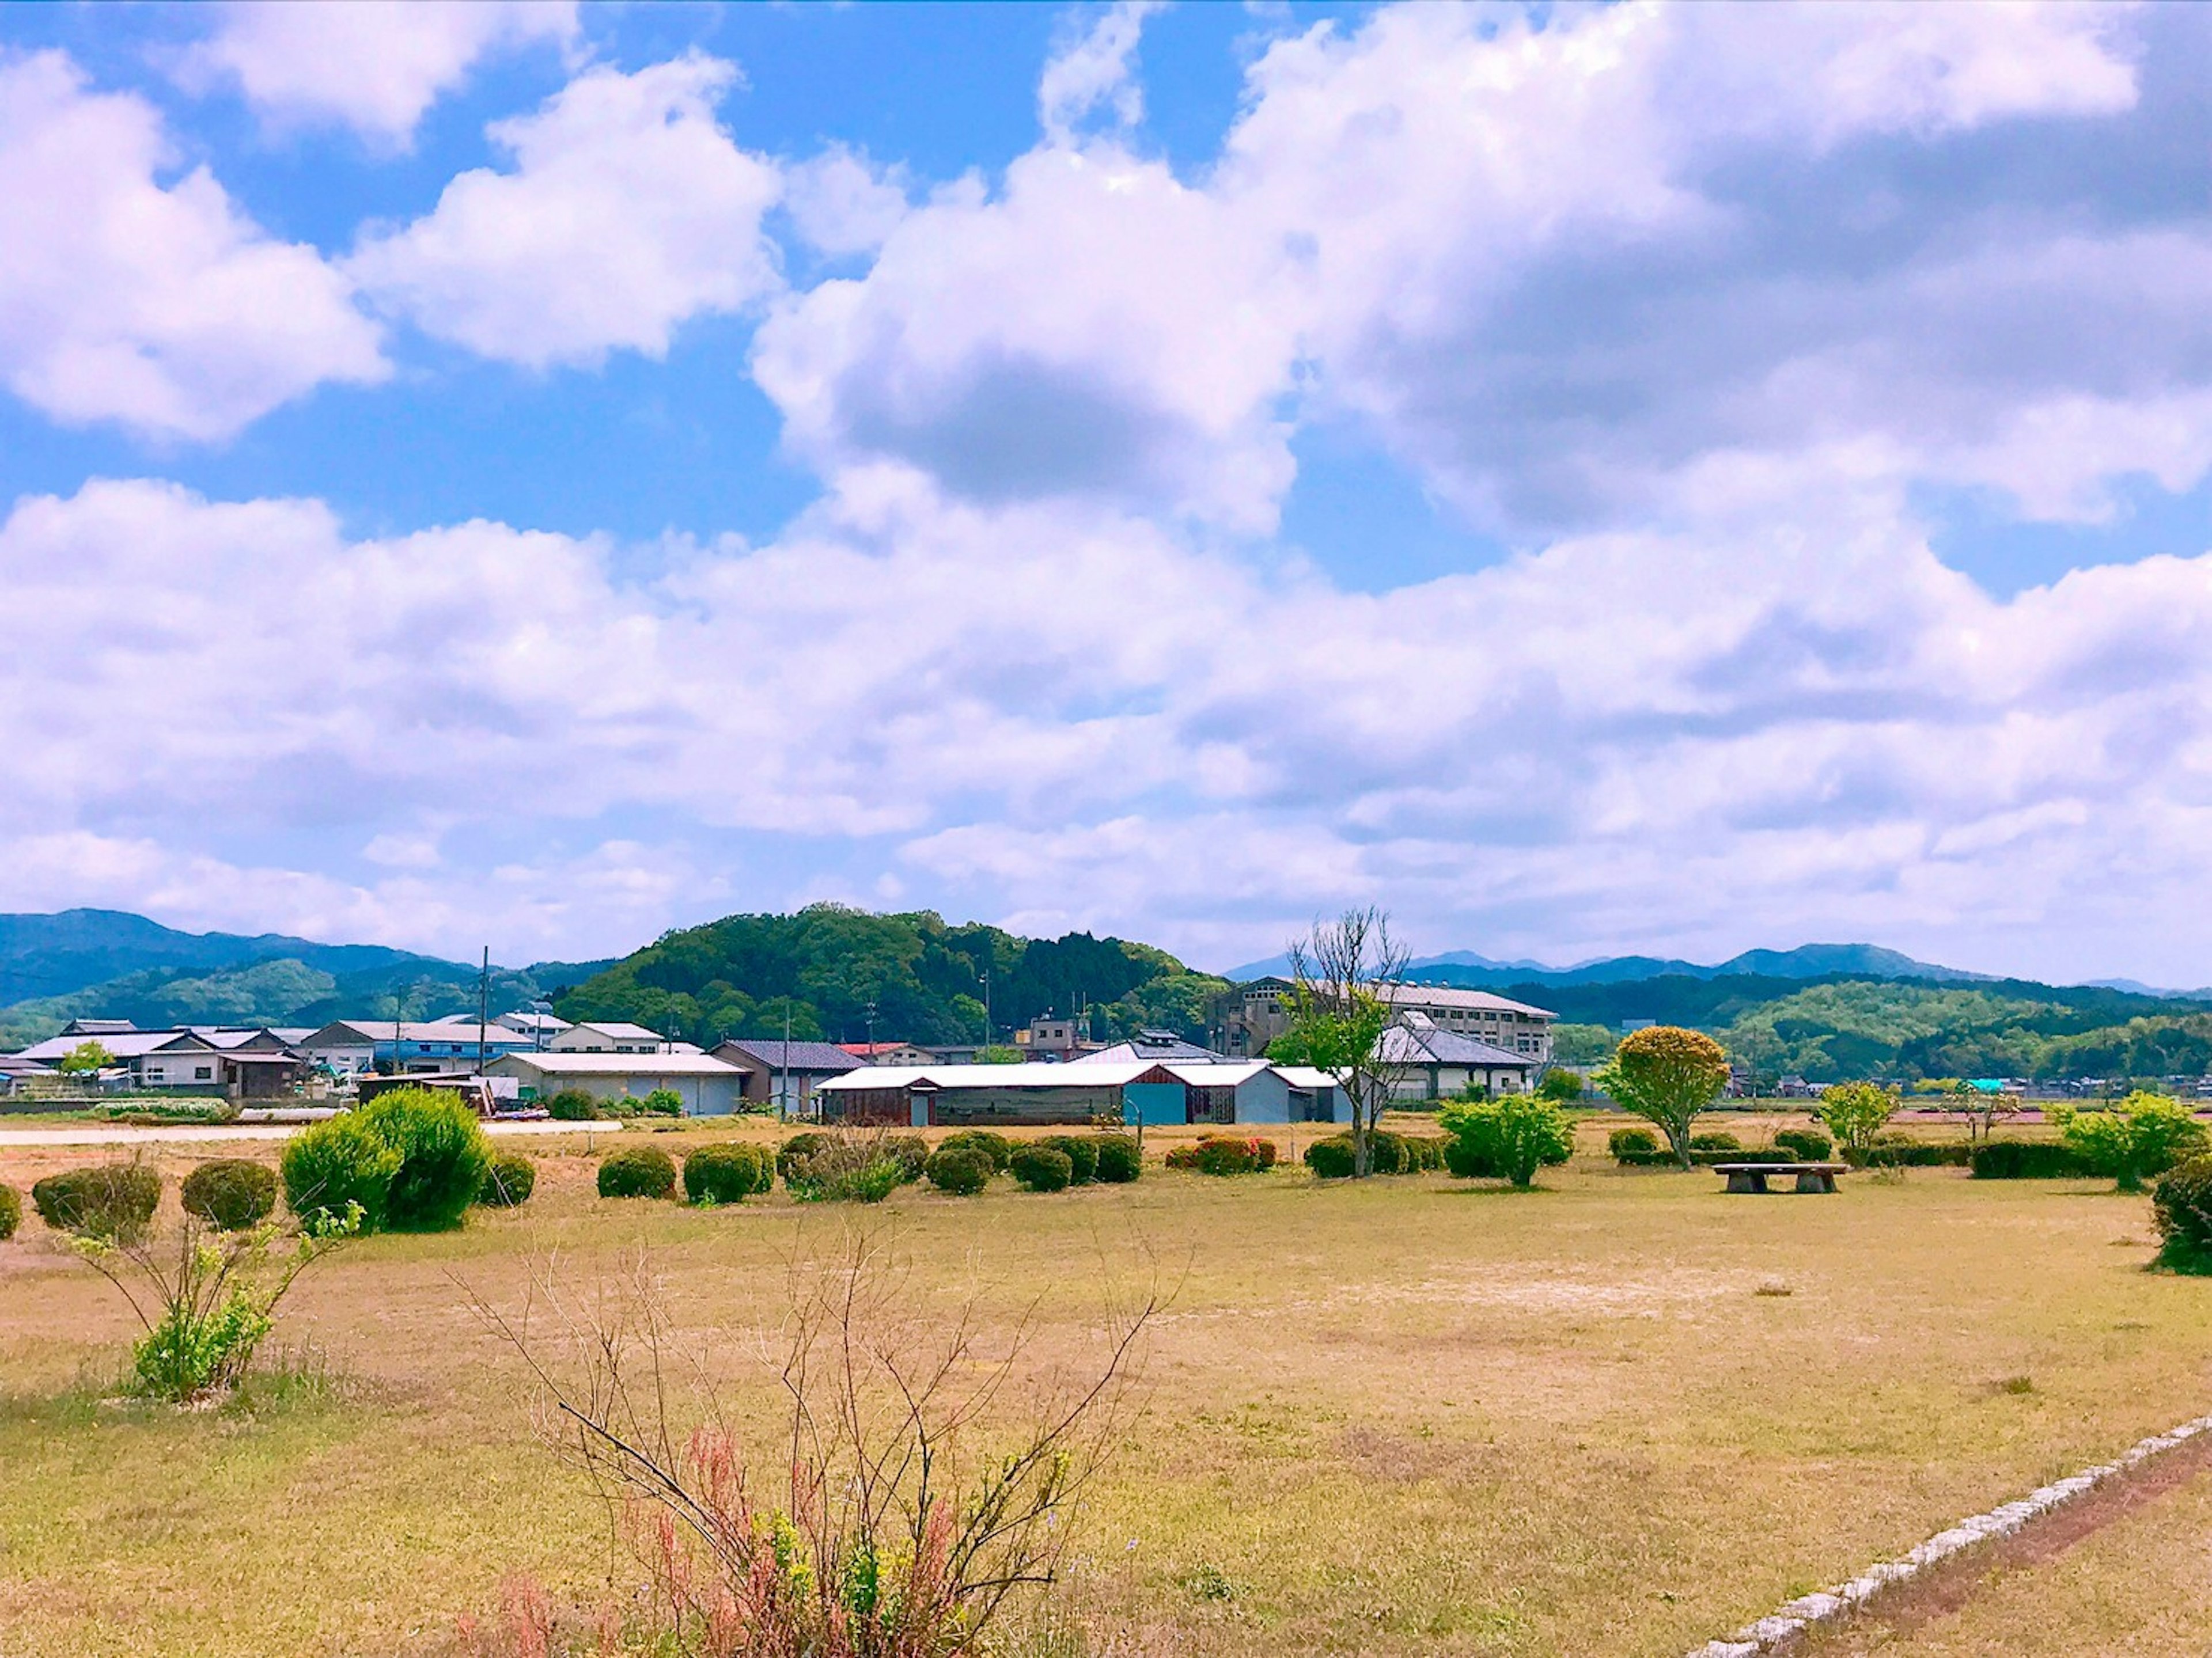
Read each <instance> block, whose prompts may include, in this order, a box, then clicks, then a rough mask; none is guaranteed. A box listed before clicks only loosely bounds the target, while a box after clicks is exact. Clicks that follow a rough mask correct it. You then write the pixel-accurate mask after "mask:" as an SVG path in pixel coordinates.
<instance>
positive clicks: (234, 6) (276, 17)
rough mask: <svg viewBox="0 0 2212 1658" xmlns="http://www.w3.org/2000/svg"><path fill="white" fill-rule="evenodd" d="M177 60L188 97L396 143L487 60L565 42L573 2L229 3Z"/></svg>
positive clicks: (570, 34)
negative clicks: (229, 102)
mask: <svg viewBox="0 0 2212 1658" xmlns="http://www.w3.org/2000/svg"><path fill="white" fill-rule="evenodd" d="M210 15H211V16H212V18H213V20H214V27H213V29H212V31H211V32H210V33H209V35H208V37H207V38H206V39H204V40H200V41H198V42H196V43H195V44H194V45H193V46H191V47H190V48H189V49H188V50H187V51H186V52H185V53H184V54H183V56H182V57H181V58H179V61H178V64H177V76H178V79H179V81H180V82H182V83H183V84H184V85H185V86H186V87H187V88H191V89H192V90H194V91H202V92H204V91H209V90H212V89H213V88H216V87H217V86H222V85H235V86H236V87H237V88H238V90H239V91H240V93H241V94H243V95H244V97H245V98H246V101H247V102H248V103H249V104H251V105H252V106H253V107H254V109H255V110H256V111H257V112H259V114H260V115H261V117H262V118H263V119H264V121H266V122H268V123H269V124H270V125H274V126H278V127H292V126H310V125H343V126H348V127H350V128H352V129H353V130H354V131H356V132H358V133H360V134H361V135H362V137H364V138H366V139H368V140H369V141H370V142H372V143H375V144H377V145H379V146H384V147H391V148H404V147H405V146H407V145H408V144H410V143H411V142H412V141H413V138H414V136H415V129H416V126H417V125H419V124H420V123H421V121H422V116H423V114H424V112H426V111H428V109H429V107H430V106H431V105H432V104H434V103H435V102H436V101H437V100H438V99H439V98H441V96H443V95H444V94H447V93H449V92H452V91H453V90H454V89H455V88H459V86H461V85H462V84H463V83H464V82H466V80H467V79H468V76H469V71H470V70H472V69H473V68H474V67H475V66H476V65H477V63H478V62H479V61H481V60H482V59H483V58H486V57H488V56H489V55H490V54H492V53H494V52H500V51H506V50H512V49H514V48H516V47H520V46H527V45H530V44H532V43H534V42H539V41H550V42H552V43H555V44H557V45H560V46H569V45H571V44H572V43H573V42H574V40H575V39H576V38H577V33H578V31H577V22H576V5H575V0H315V3H313V4H312V5H301V4H296V3H293V0H230V3H228V4H224V5H222V6H218V7H212V8H210Z"/></svg>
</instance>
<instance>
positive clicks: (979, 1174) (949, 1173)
mask: <svg viewBox="0 0 2212 1658" xmlns="http://www.w3.org/2000/svg"><path fill="white" fill-rule="evenodd" d="M922 1168H923V1172H924V1173H925V1174H927V1175H928V1176H929V1183H930V1184H931V1185H932V1186H933V1187H936V1188H937V1189H938V1190H939V1191H940V1192H945V1193H950V1194H951V1195H952V1196H953V1197H956V1198H972V1197H974V1196H975V1193H978V1192H980V1191H981V1190H982V1189H983V1188H984V1187H986V1186H987V1185H989V1184H990V1183H991V1176H992V1175H993V1174H994V1172H996V1171H994V1169H992V1167H991V1157H990V1154H989V1153H988V1152H987V1151H982V1150H981V1149H979V1148H978V1147H975V1146H973V1145H949V1146H948V1145H940V1146H939V1147H938V1148H937V1150H936V1151H933V1152H931V1153H930V1156H929V1161H928V1162H927V1163H925V1164H924V1165H922Z"/></svg>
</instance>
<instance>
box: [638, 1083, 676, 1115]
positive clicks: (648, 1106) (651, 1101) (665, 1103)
mask: <svg viewBox="0 0 2212 1658" xmlns="http://www.w3.org/2000/svg"><path fill="white" fill-rule="evenodd" d="M637 1108H638V1109H639V1110H641V1111H642V1112H643V1113H645V1114H646V1115H647V1116H648V1117H680V1116H682V1115H683V1114H684V1096H682V1095H681V1094H679V1093H678V1092H677V1091H676V1090H674V1089H672V1088H656V1089H654V1090H653V1092H651V1093H650V1094H647V1096H645V1097H644V1098H643V1099H641V1100H640V1101H639V1102H637Z"/></svg>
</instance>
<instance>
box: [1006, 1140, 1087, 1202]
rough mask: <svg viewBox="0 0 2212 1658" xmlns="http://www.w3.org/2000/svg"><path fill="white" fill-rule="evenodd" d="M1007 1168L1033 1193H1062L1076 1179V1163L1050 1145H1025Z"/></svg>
mask: <svg viewBox="0 0 2212 1658" xmlns="http://www.w3.org/2000/svg"><path fill="white" fill-rule="evenodd" d="M1006 1167H1007V1168H1008V1169H1010V1170H1011V1171H1012V1174H1013V1176H1014V1178H1015V1179H1016V1180H1017V1181H1019V1182H1021V1184H1022V1185H1024V1186H1025V1187H1028V1188H1029V1189H1030V1191H1032V1192H1061V1191H1065V1190H1066V1188H1067V1185H1068V1182H1069V1181H1073V1179H1074V1178H1075V1163H1074V1162H1073V1159H1071V1158H1070V1157H1068V1155H1067V1153H1066V1152H1065V1151H1056V1150H1054V1148H1053V1147H1051V1146H1049V1145H1024V1146H1023V1147H1021V1148H1020V1149H1019V1150H1018V1151H1016V1152H1015V1153H1014V1155H1013V1157H1012V1159H1011V1160H1010V1161H1009V1162H1008V1163H1007V1165H1006Z"/></svg>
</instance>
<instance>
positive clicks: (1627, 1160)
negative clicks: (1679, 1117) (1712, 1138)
mask: <svg viewBox="0 0 2212 1658" xmlns="http://www.w3.org/2000/svg"><path fill="white" fill-rule="evenodd" d="M1613 1159H1614V1161H1615V1162H1617V1163H1620V1166H1621V1167H1622V1168H1624V1169H1679V1168H1680V1167H1681V1166H1682V1165H1681V1163H1680V1162H1679V1161H1677V1159H1676V1158H1675V1156H1674V1153H1673V1152H1672V1151H1663V1150H1662V1151H1636V1152H1628V1153H1623V1152H1615V1153H1614V1154H1613ZM1808 1161H1811V1160H1810V1159H1808V1158H1804V1157H1797V1156H1795V1155H1794V1154H1792V1153H1790V1152H1788V1151H1782V1150H1780V1149H1779V1148H1778V1147H1775V1146H1771V1145H1754V1146H1753V1147H1751V1148H1750V1149H1749V1150H1747V1151H1719V1150H1716V1149H1714V1148H1711V1147H1705V1148H1702V1149H1699V1150H1696V1151H1692V1152H1691V1153H1690V1163H1691V1166H1692V1168H1696V1169H1710V1168H1711V1167H1712V1166H1713V1165H1714V1164H1715V1163H1804V1162H1808Z"/></svg>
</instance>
